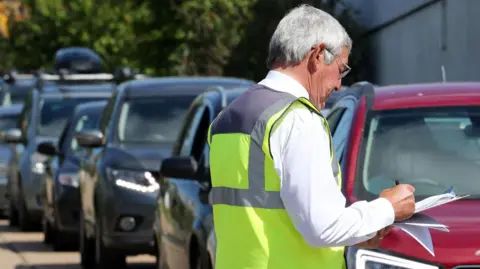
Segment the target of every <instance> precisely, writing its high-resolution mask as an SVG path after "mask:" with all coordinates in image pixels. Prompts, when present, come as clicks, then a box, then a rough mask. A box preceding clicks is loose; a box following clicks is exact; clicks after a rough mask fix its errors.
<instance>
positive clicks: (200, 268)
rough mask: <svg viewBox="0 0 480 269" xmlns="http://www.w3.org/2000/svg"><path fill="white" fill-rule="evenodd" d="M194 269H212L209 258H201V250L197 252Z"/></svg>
mask: <svg viewBox="0 0 480 269" xmlns="http://www.w3.org/2000/svg"><path fill="white" fill-rule="evenodd" d="M195 269H212V264H211V262H210V258H209V257H208V256H207V257H203V255H202V252H201V250H198V251H197V257H195Z"/></svg>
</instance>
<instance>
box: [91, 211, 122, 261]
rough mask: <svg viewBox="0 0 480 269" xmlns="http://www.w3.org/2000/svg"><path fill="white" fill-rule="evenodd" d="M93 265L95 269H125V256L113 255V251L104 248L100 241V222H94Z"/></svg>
mask: <svg viewBox="0 0 480 269" xmlns="http://www.w3.org/2000/svg"><path fill="white" fill-rule="evenodd" d="M95 264H96V268H97V269H104V268H116V269H117V268H125V267H126V257H125V255H122V254H119V253H115V251H114V250H112V249H109V248H107V247H105V245H104V244H103V241H102V233H101V229H100V222H99V221H98V220H97V221H96V222H95Z"/></svg>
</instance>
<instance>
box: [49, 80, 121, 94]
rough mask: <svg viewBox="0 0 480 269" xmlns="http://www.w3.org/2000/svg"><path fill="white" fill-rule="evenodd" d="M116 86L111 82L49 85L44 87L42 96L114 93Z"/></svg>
mask: <svg viewBox="0 0 480 269" xmlns="http://www.w3.org/2000/svg"><path fill="white" fill-rule="evenodd" d="M115 89H116V84H115V83H111V82H94V83H78V84H71V83H69V84H62V83H49V84H46V85H44V87H42V90H41V91H40V92H41V94H44V93H55V92H57V93H78V92H81V93H90V92H92V93H95V92H113V91H115Z"/></svg>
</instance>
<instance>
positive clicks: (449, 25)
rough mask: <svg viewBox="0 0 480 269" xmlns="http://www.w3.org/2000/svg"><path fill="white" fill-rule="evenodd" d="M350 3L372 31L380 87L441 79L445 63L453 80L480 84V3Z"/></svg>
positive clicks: (414, 0)
mask: <svg viewBox="0 0 480 269" xmlns="http://www.w3.org/2000/svg"><path fill="white" fill-rule="evenodd" d="M350 2H351V4H352V5H353V6H354V7H356V8H358V9H359V11H360V12H359V16H358V19H359V20H360V21H361V22H362V23H363V24H364V25H366V26H367V28H368V29H369V31H371V32H370V34H369V35H368V36H369V38H371V40H372V47H373V53H372V54H373V55H372V57H373V59H374V64H375V72H374V73H375V81H374V82H375V83H377V84H379V85H386V84H400V83H402V84H403V83H420V82H434V81H441V80H442V73H441V66H442V65H443V66H444V67H445V69H446V78H447V80H448V81H479V80H480V52H479V49H480V16H478V13H479V11H480V0H431V1H421V0H350ZM422 5H425V7H424V8H421V9H418V10H417V8H418V7H421V6H422ZM405 14H407V15H406V16H403V17H402V15H405ZM399 16H400V18H398V17H399ZM392 20H393V22H390V21H392ZM389 22H390V23H389Z"/></svg>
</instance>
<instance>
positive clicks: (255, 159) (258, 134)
mask: <svg viewBox="0 0 480 269" xmlns="http://www.w3.org/2000/svg"><path fill="white" fill-rule="evenodd" d="M295 101H299V102H301V103H302V104H304V105H305V106H306V107H307V108H308V109H309V110H310V111H312V112H314V113H316V114H317V115H319V116H320V117H321V119H322V122H323V126H324V128H325V130H326V132H327V134H328V136H329V142H330V160H331V165H332V170H333V175H334V177H335V180H336V181H337V184H338V186H339V188H340V187H341V184H342V181H341V172H340V165H339V163H338V160H337V158H336V154H335V149H334V147H333V141H332V138H331V134H330V128H329V126H328V122H327V121H326V120H325V118H324V117H323V115H322V114H321V113H320V112H319V111H318V110H317V109H316V108H315V107H314V106H313V105H312V104H311V103H310V101H308V100H307V99H305V98H296V97H295V96H293V95H290V94H288V95H285V97H283V98H281V99H280V100H278V101H277V102H275V103H273V104H272V105H270V106H269V107H268V108H267V109H265V111H264V112H263V113H262V114H261V115H260V116H259V118H258V119H257V120H256V121H255V124H254V126H253V128H252V131H251V133H250V137H251V139H252V141H253V142H254V143H250V149H249V157H250V158H249V160H248V171H249V175H248V180H249V184H248V185H249V186H255V188H252V187H250V188H249V189H236V188H229V187H212V194H211V201H212V203H213V204H226V205H234V206H248V207H257V208H269V209H284V208H285V206H284V205H283V201H282V199H281V198H280V192H279V191H267V190H265V171H264V169H265V163H264V161H265V152H264V151H263V150H262V145H263V140H264V138H267V139H269V137H270V134H269V135H268V136H267V137H266V136H265V133H266V127H267V126H266V124H265V123H266V122H267V121H268V119H270V118H271V117H272V116H273V115H274V114H276V113H278V112H279V111H280V110H282V109H285V111H284V112H283V113H285V112H287V111H288V109H289V108H290V106H291V105H292V104H294V102H295ZM283 116H284V115H282V116H280V118H282V117H283ZM212 126H213V124H212V125H210V127H209V129H208V143H209V144H210V143H211V136H212V135H215V131H213V134H212ZM233 129H235V128H233ZM319 135H320V134H319ZM253 179H254V180H255V182H252V180H253Z"/></svg>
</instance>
